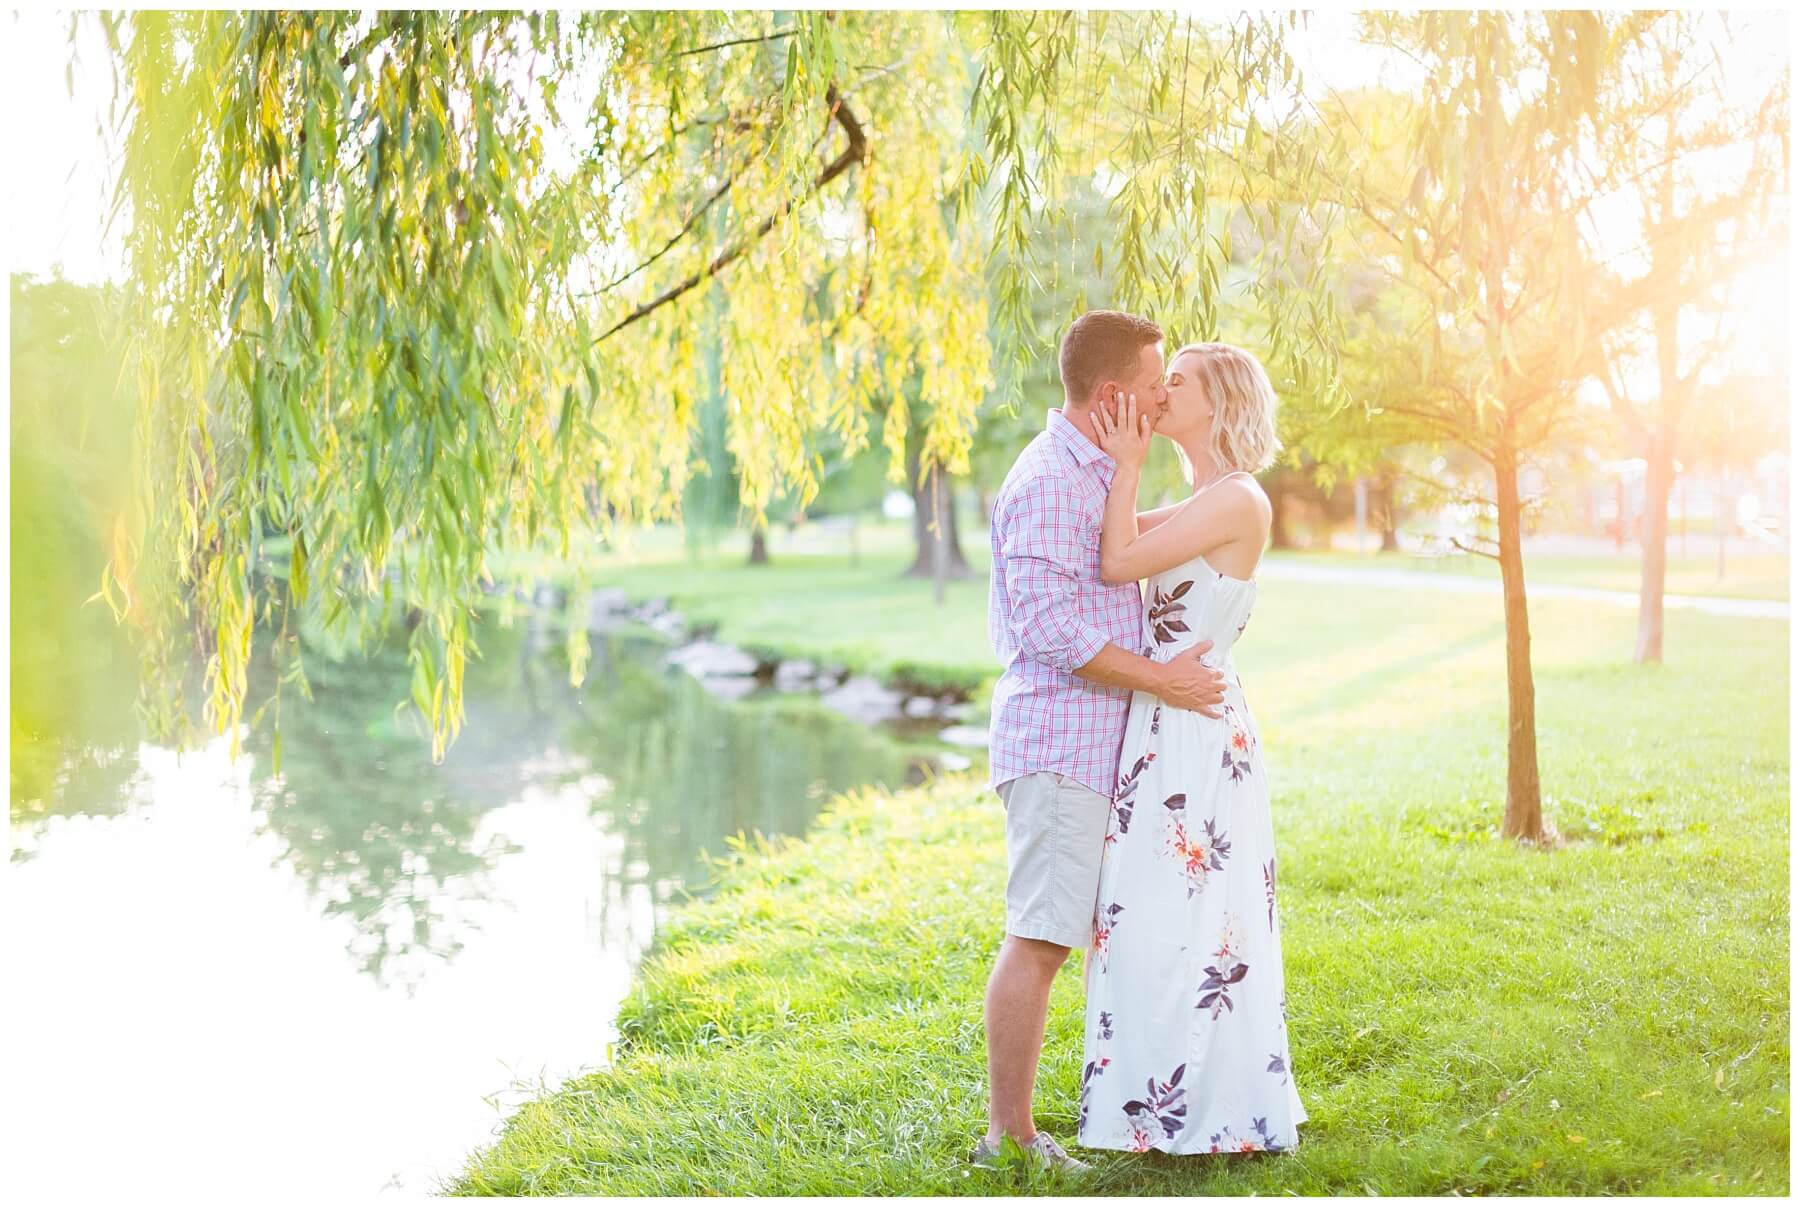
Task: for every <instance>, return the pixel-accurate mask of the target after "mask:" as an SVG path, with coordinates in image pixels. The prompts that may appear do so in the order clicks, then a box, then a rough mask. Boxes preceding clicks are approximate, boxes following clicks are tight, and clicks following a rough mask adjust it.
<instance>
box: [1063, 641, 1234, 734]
mask: <svg viewBox="0 0 1800 1207" xmlns="http://www.w3.org/2000/svg"><path fill="white" fill-rule="evenodd" d="M1210 649H1212V642H1210V641H1202V642H1200V643H1199V644H1198V645H1196V646H1194V648H1193V649H1191V650H1186V651H1184V652H1183V653H1182V655H1181V656H1180V657H1179V658H1177V659H1175V660H1174V661H1173V662H1157V661H1155V660H1154V659H1150V658H1146V657H1144V656H1143V655H1142V654H1133V653H1131V652H1130V651H1128V650H1122V649H1120V648H1119V647H1118V646H1116V645H1113V644H1111V643H1110V642H1109V643H1108V644H1107V645H1106V646H1105V648H1103V649H1102V650H1101V651H1100V652H1099V653H1098V654H1096V655H1095V656H1094V657H1093V659H1092V660H1090V661H1089V662H1087V663H1086V664H1085V665H1082V666H1078V667H1076V668H1075V674H1077V675H1080V676H1081V677H1082V678H1083V679H1087V680H1089V681H1090V682H1093V683H1104V684H1106V685H1107V686H1109V687H1128V688H1131V689H1132V690H1134V691H1143V692H1149V693H1150V694H1151V695H1153V696H1155V697H1157V698H1158V699H1160V700H1162V701H1164V702H1165V703H1168V704H1172V705H1174V706H1175V707H1176V708H1186V709H1189V710H1191V711H1193V712H1198V713H1203V714H1205V715H1206V716H1209V717H1217V716H1218V715H1219V713H1218V712H1217V710H1216V709H1217V705H1218V704H1220V703H1221V702H1222V701H1223V700H1224V699H1225V676H1224V675H1221V674H1220V673H1219V672H1218V671H1216V670H1214V669H1213V668H1212V667H1210V666H1207V665H1206V664H1205V663H1204V662H1201V661H1200V659H1201V658H1202V657H1204V656H1205V654H1206V652H1207V651H1208V650H1210Z"/></svg>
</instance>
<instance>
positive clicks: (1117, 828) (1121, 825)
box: [1104, 753, 1156, 844]
mask: <svg viewBox="0 0 1800 1207" xmlns="http://www.w3.org/2000/svg"><path fill="white" fill-rule="evenodd" d="M1155 761H1156V755H1155V754H1154V753H1152V754H1145V755H1142V756H1140V757H1139V758H1138V761H1137V762H1136V763H1134V764H1132V767H1131V770H1130V771H1129V772H1127V773H1126V774H1125V775H1123V776H1121V777H1120V778H1119V790H1118V791H1117V792H1115V793H1113V798H1112V808H1111V811H1110V813H1109V814H1108V816H1107V819H1106V823H1107V824H1106V838H1105V840H1104V842H1105V843H1107V844H1111V843H1114V842H1117V841H1118V840H1119V835H1121V834H1129V833H1130V832H1131V810H1132V808H1133V807H1134V806H1135V803H1136V802H1135V801H1134V800H1133V797H1134V796H1135V795H1136V793H1137V783H1138V776H1140V775H1142V774H1143V773H1144V768H1146V767H1148V766H1149V765H1150V764H1151V763H1154V762H1155Z"/></svg>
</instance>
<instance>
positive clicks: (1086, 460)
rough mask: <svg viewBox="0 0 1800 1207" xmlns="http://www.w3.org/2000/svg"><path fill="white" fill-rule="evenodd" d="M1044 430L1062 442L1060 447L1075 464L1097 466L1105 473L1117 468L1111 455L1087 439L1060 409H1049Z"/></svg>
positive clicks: (1116, 463)
mask: <svg viewBox="0 0 1800 1207" xmlns="http://www.w3.org/2000/svg"><path fill="white" fill-rule="evenodd" d="M1044 430H1045V431H1047V432H1049V433H1050V434H1051V435H1052V436H1055V437H1056V438H1057V439H1058V440H1060V441H1061V442H1062V446H1063V447H1064V448H1066V449H1068V450H1069V455H1070V456H1072V457H1074V458H1075V464H1077V465H1095V464H1098V465H1099V466H1100V468H1101V470H1102V471H1103V472H1105V473H1111V472H1112V471H1113V470H1115V469H1117V468H1118V462H1116V461H1114V460H1113V459H1112V455H1111V454H1110V453H1108V452H1107V451H1106V450H1105V449H1103V448H1101V447H1100V446H1099V445H1098V444H1095V443H1094V442H1093V441H1092V440H1090V439H1088V437H1087V436H1086V435H1085V434H1084V433H1083V432H1082V430H1081V429H1080V428H1078V427H1076V426H1075V424H1074V422H1073V421H1071V420H1070V419H1069V417H1068V416H1067V415H1065V414H1063V413H1062V410H1061V409H1060V408H1058V407H1051V408H1050V409H1049V413H1048V414H1047V415H1046V416H1045V424H1044Z"/></svg>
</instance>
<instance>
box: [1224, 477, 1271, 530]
mask: <svg viewBox="0 0 1800 1207" xmlns="http://www.w3.org/2000/svg"><path fill="white" fill-rule="evenodd" d="M1215 489H1218V490H1220V491H1222V492H1225V497H1226V498H1227V499H1229V500H1230V501H1231V509H1232V510H1233V511H1234V512H1237V513H1238V514H1240V515H1242V516H1243V517H1245V518H1246V519H1248V520H1251V521H1253V522H1254V523H1255V524H1257V525H1258V526H1259V527H1260V528H1261V529H1262V531H1263V534H1264V536H1267V535H1268V530H1269V525H1270V524H1271V523H1272V522H1273V520H1274V517H1275V507H1274V504H1272V503H1270V502H1269V495H1268V492H1267V491H1265V490H1263V487H1262V483H1261V482H1258V481H1257V480H1256V476H1255V475H1254V474H1251V473H1248V472H1246V471H1244V470H1241V469H1240V470H1233V471H1232V472H1231V473H1229V474H1227V475H1226V476H1225V477H1224V478H1222V479H1220V480H1219V482H1218V484H1217V486H1216V488H1215Z"/></svg>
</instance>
